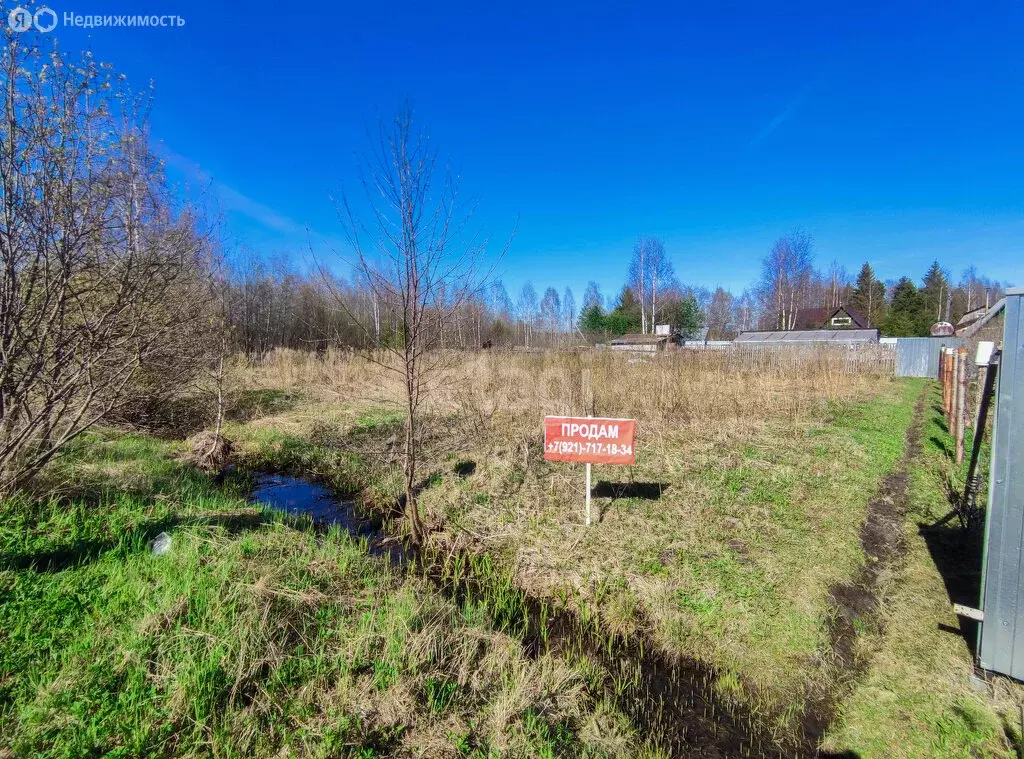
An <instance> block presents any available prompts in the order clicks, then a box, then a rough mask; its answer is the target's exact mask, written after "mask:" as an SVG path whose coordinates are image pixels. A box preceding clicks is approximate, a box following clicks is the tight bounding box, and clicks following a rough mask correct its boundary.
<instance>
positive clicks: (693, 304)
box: [660, 295, 704, 339]
mask: <svg viewBox="0 0 1024 759" xmlns="http://www.w3.org/2000/svg"><path fill="white" fill-rule="evenodd" d="M660 312H661V319H662V323H668V324H671V325H672V329H673V330H675V331H676V332H678V333H679V334H681V335H682V336H683V338H686V339H688V338H693V337H696V336H697V333H698V332H699V331H700V328H701V327H703V326H704V314H703V312H702V311H701V310H700V303H698V302H697V299H696V298H695V297H694V296H693V295H684V296H682V297H681V298H672V299H671V300H670V301H668V302H667V303H665V305H664V306H662V307H661V309H660Z"/></svg>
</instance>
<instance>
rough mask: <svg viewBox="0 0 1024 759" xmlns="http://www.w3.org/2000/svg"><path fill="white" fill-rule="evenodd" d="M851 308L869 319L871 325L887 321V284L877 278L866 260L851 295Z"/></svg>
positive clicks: (874, 325) (875, 325)
mask: <svg viewBox="0 0 1024 759" xmlns="http://www.w3.org/2000/svg"><path fill="white" fill-rule="evenodd" d="M850 308H852V309H854V310H856V311H858V312H859V313H860V314H861V316H863V317H864V318H865V319H867V320H868V326H869V327H877V326H879V325H880V324H884V323H885V310H886V302H885V284H884V283H882V282H880V281H879V280H877V279H875V272H874V271H873V270H872V268H871V264H869V263H867V262H866V261H865V262H864V265H863V266H862V267H860V274H858V275H857V284H856V286H855V287H854V288H853V293H852V294H851V296H850Z"/></svg>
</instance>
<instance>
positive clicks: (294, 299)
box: [226, 230, 1007, 355]
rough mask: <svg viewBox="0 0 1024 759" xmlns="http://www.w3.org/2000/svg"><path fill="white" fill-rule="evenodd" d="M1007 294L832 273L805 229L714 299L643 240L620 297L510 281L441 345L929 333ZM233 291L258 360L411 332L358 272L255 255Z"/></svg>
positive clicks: (979, 278) (994, 287)
mask: <svg viewBox="0 0 1024 759" xmlns="http://www.w3.org/2000/svg"><path fill="white" fill-rule="evenodd" d="M1006 286H1007V284H1006V283H1000V282H996V281H994V280H991V279H988V278H987V277H985V276H983V275H981V274H979V273H978V271H977V270H976V268H975V267H974V266H971V267H969V268H968V269H966V270H965V271H963V272H961V274H960V276H959V277H958V278H955V277H954V276H953V275H952V273H951V272H950V271H949V270H947V269H944V268H943V267H942V266H941V264H940V263H939V262H938V261H935V262H934V263H933V264H932V265H931V267H929V269H928V270H927V271H926V272H924V273H923V276H922V277H921V279H920V280H915V278H913V277H912V276H910V275H909V274H908V275H906V276H902V277H900V278H899V279H895V280H889V281H885V282H883V281H881V280H879V279H878V278H877V277H876V275H875V272H874V270H873V269H872V267H871V264H870V263H869V262H865V263H864V264H863V265H861V266H860V268H859V271H858V272H857V274H856V276H855V277H854V276H851V274H850V273H849V271H848V270H847V269H846V268H845V267H843V266H842V265H841V264H839V263H838V262H837V261H833V262H832V263H831V264H830V265H829V266H828V268H827V270H822V269H819V268H818V267H817V266H816V263H815V256H814V242H813V239H812V238H811V236H810V235H809V234H807V233H806V232H803V231H800V230H796V231H794V232H791V233H789V234H787V235H784V236H782V237H780V238H779V239H778V240H776V241H775V242H774V243H773V244H772V246H771V248H770V250H769V252H768V254H767V255H766V256H765V258H764V259H763V261H762V265H761V276H760V278H759V279H758V281H757V282H755V283H752V285H751V286H750V287H749V288H747V289H746V290H744V291H743V292H742V293H739V294H736V293H732V292H729V291H728V290H725V289H724V288H721V287H719V288H716V289H715V290H713V291H712V290H710V289H708V288H705V287H699V286H692V285H687V284H684V283H682V282H681V281H680V278H679V277H678V276H677V274H676V272H675V270H674V267H673V265H672V262H671V260H670V259H669V257H668V255H667V254H666V252H665V246H664V244H663V242H662V241H661V240H659V239H658V238H656V237H647V236H641V237H639V238H638V239H637V241H636V243H635V244H634V246H633V250H632V256H631V258H630V263H629V267H628V269H627V271H626V279H625V284H624V285H623V286H622V288H621V289H620V290H619V291H618V292H616V293H613V294H610V295H607V294H605V293H604V292H603V291H602V288H601V285H600V284H599V283H598V282H594V281H591V282H589V283H588V285H587V288H586V290H585V291H584V293H583V295H582V297H581V298H580V299H579V301H577V298H576V295H575V294H574V293H573V291H572V290H571V289H570V288H565V290H564V291H562V292H561V293H560V292H559V291H558V290H557V289H556V288H554V287H547V288H544V290H543V291H542V292H539V291H538V288H537V287H535V286H534V284H533V283H532V282H527V283H526V284H525V285H523V287H522V289H521V290H520V291H519V292H518V293H516V294H515V295H514V297H513V295H511V294H510V293H509V292H508V290H507V289H506V287H505V285H504V283H503V282H502V281H501V280H493V281H490V282H486V283H484V284H482V285H481V286H480V287H479V289H477V290H476V291H474V292H471V293H469V294H466V293H460V294H459V295H458V298H459V302H458V303H457V304H456V305H455V306H452V304H447V306H446V309H447V310H448V311H449V312H451V316H450V317H446V318H445V320H444V324H443V329H439V334H438V336H437V343H438V344H439V345H442V346H445V347H451V348H472V347H479V346H494V347H503V346H504V347H515V346H522V347H536V348H542V347H554V346H566V345H575V344H583V343H588V342H597V341H600V340H603V339H607V338H609V337H613V336H616V335H622V334H625V333H650V332H654V327H655V325H658V324H670V325H672V328H673V329H674V330H676V331H678V332H679V333H681V334H682V335H684V336H686V337H691V338H692V337H696V336H698V335H704V334H705V332H704V328H707V332H706V336H707V339H710V340H728V339H732V338H733V337H735V336H736V335H737V334H739V333H740V332H743V331H748V330H758V329H761V330H765V329H783V330H784V329H793V328H795V327H796V316H797V313H798V312H799V311H800V310H801V309H808V308H830V307H838V306H845V307H847V308H851V309H854V310H855V311H857V312H858V313H859V314H860V315H861V317H862V318H863V320H864V321H865V322H866V323H867V324H868V325H870V326H871V327H875V328H878V329H880V330H881V332H882V334H883V335H888V336H894V337H905V336H916V335H927V334H929V329H930V327H931V325H932V324H934V323H935V322H937V321H949V322H953V323H954V324H955V323H956V322H957V321H958V320H959V319H960V318H961V317H962V316H963V315H964V314H965V313H967V312H969V311H972V310H974V309H977V308H980V307H984V306H987V305H991V304H992V303H995V301H996V300H998V299H999V298H1000V297H1002V295H1003V291H1004V289H1005V287H1006ZM227 289H228V293H227V299H226V300H227V303H228V320H229V323H230V325H231V327H232V329H231V334H232V335H233V338H232V339H233V340H234V342H235V343H236V348H237V349H239V350H242V351H244V352H246V353H248V354H250V355H260V354H262V353H265V352H267V351H269V350H272V349H273V348H276V347H288V348H299V349H325V348H327V347H354V348H367V347H374V345H378V346H387V345H390V344H393V343H394V341H395V340H397V339H398V336H399V335H400V334H401V324H400V314H401V307H400V305H399V304H397V303H388V302H382V299H381V298H380V297H379V296H378V295H377V294H375V293H374V291H373V288H370V287H367V286H366V285H365V283H364V282H361V279H360V277H359V276H354V277H352V278H351V279H345V278H342V277H339V276H337V275H336V274H333V273H327V272H326V271H324V270H322V269H321V270H318V271H314V272H300V271H298V270H297V269H296V268H295V267H294V266H293V265H291V264H289V263H288V262H287V261H285V260H279V261H277V262H275V263H266V262H263V261H261V260H260V259H259V258H257V257H255V256H245V257H243V258H242V260H241V261H240V262H237V263H236V264H235V266H234V267H233V268H232V269H231V272H230V274H229V276H228V288H227ZM443 297H444V294H443V293H441V294H440V295H438V298H439V299H440V298H443ZM367 325H370V327H369V328H367ZM439 326H440V325H439Z"/></svg>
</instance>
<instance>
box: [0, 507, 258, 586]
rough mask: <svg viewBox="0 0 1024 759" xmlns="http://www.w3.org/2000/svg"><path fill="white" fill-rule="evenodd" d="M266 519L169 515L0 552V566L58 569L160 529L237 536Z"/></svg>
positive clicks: (92, 558) (133, 542)
mask: <svg viewBox="0 0 1024 759" xmlns="http://www.w3.org/2000/svg"><path fill="white" fill-rule="evenodd" d="M269 521H270V520H269V518H268V517H267V516H266V515H265V514H262V513H239V514H204V515H199V516H194V517H177V516H170V517H167V518H164V519H155V520H152V521H149V522H145V523H143V524H141V525H139V526H138V527H136V528H135V529H133V530H131V531H129V532H127V533H124V534H123V535H121V536H120V537H119V538H116V539H115V538H108V539H103V540H97V539H80V540H76V541H72V542H71V543H68V544H66V545H64V546H61V547H59V548H56V549H53V550H50V551H40V552H33V553H7V554H0V569H10V570H26V569H31V570H34V571H36V572H60V571H63V570H65V569H70V568H73V567H79V566H82V565H83V564H87V563H89V562H91V561H95V560H96V559H98V558H100V557H101V556H103V555H104V554H106V553H108V552H110V551H113V550H116V549H118V548H121V547H130V546H133V545H139V544H140V543H141V544H145V543H148V542H149V541H151V540H152V539H153V538H155V537H156V536H157V535H159V534H160V533H161V532H167V531H168V530H172V529H174V528H175V527H191V526H196V525H216V526H218V527H222V528H224V529H225V530H226V531H227V533H228V534H230V535H237V534H238V533H241V532H244V531H245V530H250V529H253V528H255V527H259V526H260V525H262V524H265V523H267V522H269Z"/></svg>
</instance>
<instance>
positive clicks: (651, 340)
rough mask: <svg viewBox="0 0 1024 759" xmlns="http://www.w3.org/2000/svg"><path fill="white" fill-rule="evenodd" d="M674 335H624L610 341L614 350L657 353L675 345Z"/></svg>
mask: <svg viewBox="0 0 1024 759" xmlns="http://www.w3.org/2000/svg"><path fill="white" fill-rule="evenodd" d="M675 345H676V339H675V336H674V335H639V334H632V335H622V336H621V337H616V338H614V339H612V340H609V341H608V347H609V348H611V349H612V350H613V351H632V352H635V353H657V352H658V351H663V350H665V349H666V348H668V347H669V346H673V347H674V346H675Z"/></svg>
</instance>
